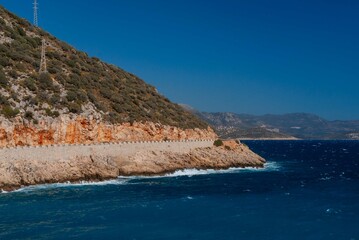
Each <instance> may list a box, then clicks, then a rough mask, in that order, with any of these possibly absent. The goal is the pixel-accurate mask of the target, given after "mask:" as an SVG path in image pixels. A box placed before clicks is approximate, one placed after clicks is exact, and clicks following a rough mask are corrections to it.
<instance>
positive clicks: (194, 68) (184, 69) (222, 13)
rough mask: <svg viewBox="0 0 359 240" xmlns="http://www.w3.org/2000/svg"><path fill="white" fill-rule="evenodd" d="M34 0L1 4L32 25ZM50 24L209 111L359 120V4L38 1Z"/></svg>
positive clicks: (330, 0)
mask: <svg viewBox="0 0 359 240" xmlns="http://www.w3.org/2000/svg"><path fill="white" fill-rule="evenodd" d="M32 1H33V0H0V5H2V6H4V7H6V8H7V9H8V10H10V11H11V12H13V13H15V14H17V15H19V16H21V17H23V18H26V19H28V20H29V21H32V19H33V12H32ZM38 2H39V25H40V27H41V28H43V29H45V30H46V31H48V32H50V33H51V34H53V35H55V36H56V37H57V38H59V39H61V40H63V41H66V42H68V43H69V44H70V45H72V46H74V47H76V48H77V49H80V50H82V51H85V52H87V53H89V55H91V56H96V57H99V58H100V59H102V60H104V61H106V62H108V63H112V64H114V65H117V66H119V67H121V68H123V69H125V70H126V71H129V72H131V73H134V74H135V75H137V76H139V77H140V78H142V79H143V80H145V81H146V82H148V83H150V84H151V85H154V86H155V87H156V88H157V89H158V90H159V92H160V93H162V94H163V95H165V96H167V97H168V98H169V99H170V100H172V101H174V102H177V103H184V104H188V105H190V106H192V107H194V108H196V109H198V110H200V111H207V112H235V113H248V114H256V115H261V114H267V113H271V114H283V113H293V112H307V113H314V114H318V115H320V116H322V117H324V118H327V119H329V120H336V119H342V120H349V119H359V1H357V0H337V1H334V0H170V1H169V0H131V1H125V0H102V1H95V0H61V1H55V0H38Z"/></svg>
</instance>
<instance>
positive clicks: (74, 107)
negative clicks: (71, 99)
mask: <svg viewBox="0 0 359 240" xmlns="http://www.w3.org/2000/svg"><path fill="white" fill-rule="evenodd" d="M68 109H69V111H70V112H72V113H81V112H82V109H81V106H80V104H78V103H69V105H68Z"/></svg>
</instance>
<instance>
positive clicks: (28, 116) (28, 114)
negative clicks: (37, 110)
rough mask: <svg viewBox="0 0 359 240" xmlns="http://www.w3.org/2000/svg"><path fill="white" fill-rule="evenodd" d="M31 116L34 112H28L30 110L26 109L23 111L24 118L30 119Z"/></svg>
mask: <svg viewBox="0 0 359 240" xmlns="http://www.w3.org/2000/svg"><path fill="white" fill-rule="evenodd" d="M33 116H34V114H33V113H32V112H30V111H26V112H25V118H26V119H29V120H30V119H32V118H33Z"/></svg>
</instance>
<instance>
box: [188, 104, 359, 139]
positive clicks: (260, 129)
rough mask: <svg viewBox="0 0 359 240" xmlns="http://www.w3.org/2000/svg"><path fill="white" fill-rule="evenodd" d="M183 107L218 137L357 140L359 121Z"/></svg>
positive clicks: (304, 115)
mask: <svg viewBox="0 0 359 240" xmlns="http://www.w3.org/2000/svg"><path fill="white" fill-rule="evenodd" d="M182 106H183V107H184V108H185V109H187V110H189V111H191V112H193V113H195V114H196V115H197V116H199V117H200V118H202V119H203V120H205V121H206V122H208V123H209V124H210V125H212V126H213V127H214V128H215V129H216V131H217V133H218V134H219V135H220V137H222V138H293V137H294V138H299V139H328V140H331V139H358V140H359V120H354V121H339V120H338V121H329V120H326V119H324V118H322V117H319V116H317V115H314V114H308V113H290V114H283V115H274V114H266V115H262V116H255V115H249V114H236V113H229V112H222V113H221V112H220V113H208V112H199V111H197V110H195V109H193V108H191V107H189V106H186V105H182Z"/></svg>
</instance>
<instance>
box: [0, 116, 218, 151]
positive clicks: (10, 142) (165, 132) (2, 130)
mask: <svg viewBox="0 0 359 240" xmlns="http://www.w3.org/2000/svg"><path fill="white" fill-rule="evenodd" d="M72 117H73V118H71V116H69V115H64V116H60V117H58V118H57V119H52V118H47V119H44V120H42V121H40V122H39V123H38V124H36V125H35V124H32V123H31V122H24V121H23V119H21V118H17V119H15V120H14V121H11V122H10V121H7V120H5V119H3V121H1V122H0V147H15V146H41V145H52V144H79V143H81V144H93V143H103V142H121V141H162V140H187V139H188V140H193V139H202V140H204V139H215V138H216V137H217V135H216V134H215V133H214V132H213V130H212V129H211V128H207V129H199V128H195V129H181V128H178V127H174V126H168V125H162V124H160V123H153V122H144V123H141V122H133V123H132V124H131V123H122V124H107V123H105V122H103V121H101V120H100V119H94V118H91V117H90V118H84V117H81V116H75V115H74V116H72Z"/></svg>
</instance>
